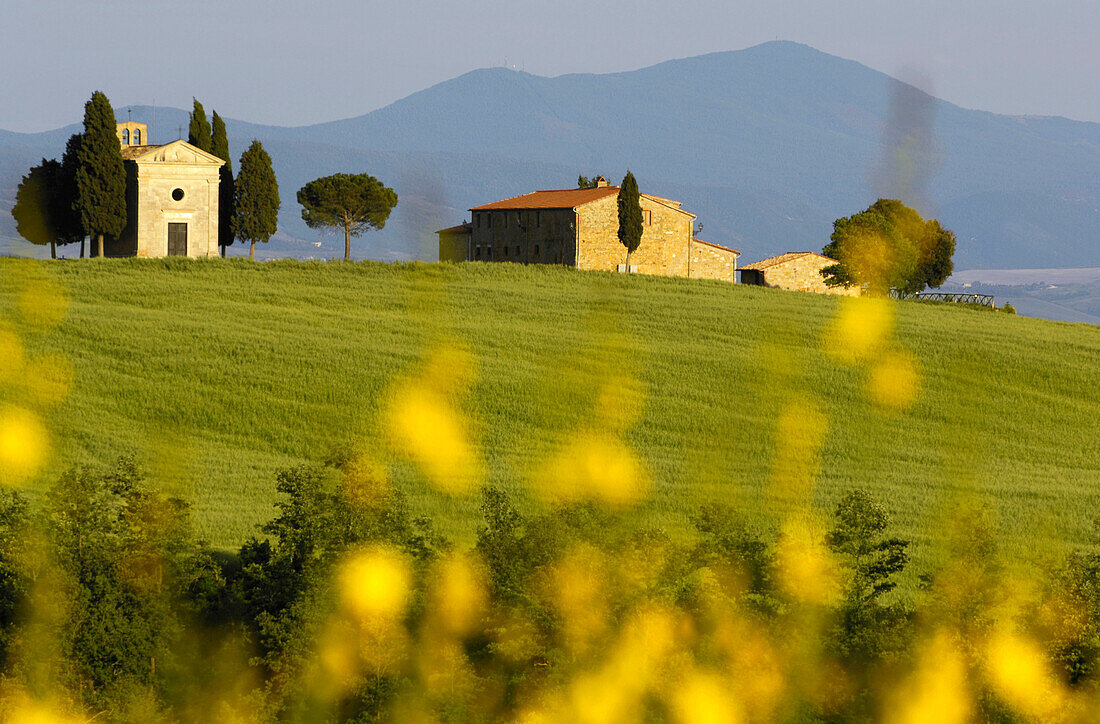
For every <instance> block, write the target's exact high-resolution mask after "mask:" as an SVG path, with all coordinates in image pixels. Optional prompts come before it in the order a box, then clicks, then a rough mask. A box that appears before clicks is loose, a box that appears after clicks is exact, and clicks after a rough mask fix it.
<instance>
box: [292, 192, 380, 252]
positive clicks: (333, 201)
mask: <svg viewBox="0 0 1100 724" xmlns="http://www.w3.org/2000/svg"><path fill="white" fill-rule="evenodd" d="M298 203H299V204H301V205H302V220H303V221H305V222H306V226H308V227H309V228H311V229H318V228H325V227H333V228H337V229H340V230H341V231H343V232H344V261H349V260H350V259H351V237H353V236H359V235H361V234H363V233H365V232H367V231H370V230H371V229H381V228H383V227H384V226H385V225H386V219H388V218H389V216H390V211H391V210H392V209H393V207H394V206H396V205H397V194H396V193H395V192H394V190H393V189H391V188H389V187H387V186H385V185H384V184H383V183H382V182H381V181H379V180H378V179H376V178H375V177H374V176H370V175H368V174H365V173H360V174H346V173H338V174H334V175H332V176H325V177H323V178H319V179H314V180H313V181H310V182H309V183H307V184H306V185H305V186H303V187H302V188H300V189H298Z"/></svg>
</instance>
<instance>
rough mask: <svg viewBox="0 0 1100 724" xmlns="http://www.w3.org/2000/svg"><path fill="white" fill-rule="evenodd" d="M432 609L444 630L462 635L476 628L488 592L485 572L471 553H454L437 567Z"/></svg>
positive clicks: (430, 610)
mask: <svg viewBox="0 0 1100 724" xmlns="http://www.w3.org/2000/svg"><path fill="white" fill-rule="evenodd" d="M434 583H435V586H434V590H433V592H432V600H431V605H430V606H429V612H430V615H431V616H432V619H433V620H434V621H437V622H439V624H441V625H442V627H443V628H444V630H445V632H446V633H448V634H451V635H455V636H462V635H465V634H467V633H469V632H470V631H473V630H476V629H477V628H478V625H479V623H480V618H481V616H482V615H483V614H484V613H485V606H486V605H487V603H488V597H489V592H488V589H487V581H486V575H485V572H484V571H483V570H482V568H481V567H480V566H478V565H477V564H476V563H475V562H474V561H472V560H470V557H469V556H466V555H461V554H455V555H452V556H450V557H448V558H446V559H445V560H443V561H442V562H440V563H439V564H438V565H437V566H436V574H435V581H434Z"/></svg>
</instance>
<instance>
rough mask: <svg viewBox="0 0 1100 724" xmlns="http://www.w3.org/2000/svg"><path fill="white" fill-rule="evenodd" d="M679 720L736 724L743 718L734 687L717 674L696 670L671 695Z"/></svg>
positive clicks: (682, 723)
mask: <svg viewBox="0 0 1100 724" xmlns="http://www.w3.org/2000/svg"><path fill="white" fill-rule="evenodd" d="M672 705H673V712H674V713H675V715H676V721H677V722H680V724H736V722H740V721H742V720H743V717H742V715H741V712H740V710H739V708H738V706H737V705H736V702H735V701H734V699H733V697H732V687H731V686H730V685H729V683H728V682H723V681H722V680H721V679H719V678H718V677H716V676H713V675H706V674H693V675H691V676H690V677H689V678H688V680H687V681H685V682H683V683H682V684H680V685H678V686H677V687H676V689H675V691H674V692H673V695H672Z"/></svg>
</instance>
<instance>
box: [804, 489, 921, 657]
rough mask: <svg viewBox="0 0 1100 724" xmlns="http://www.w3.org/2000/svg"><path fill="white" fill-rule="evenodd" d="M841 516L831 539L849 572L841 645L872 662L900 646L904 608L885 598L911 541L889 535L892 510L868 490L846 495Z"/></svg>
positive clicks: (902, 566)
mask: <svg viewBox="0 0 1100 724" xmlns="http://www.w3.org/2000/svg"><path fill="white" fill-rule="evenodd" d="M835 518H836V524H835V527H834V528H833V530H832V531H830V532H829V534H828V535H827V536H826V538H825V542H826V544H827V545H828V546H829V549H830V550H831V551H832V552H833V553H834V554H835V555H836V556H837V557H838V558H839V560H840V562H841V563H842V564H843V565H844V567H845V568H847V569H848V574H849V576H848V586H847V590H846V591H845V595H844V602H843V604H842V607H841V612H840V616H841V623H840V631H839V632H838V635H837V637H836V639H837V641H838V644H837V647H838V649H839V650H840V652H841V654H842V655H843V656H844V657H845V658H849V659H855V660H857V661H859V662H861V663H866V662H867V661H869V660H871V659H874V658H876V657H878V656H880V655H882V654H883V653H884V652H887V651H890V650H892V649H894V648H896V644H895V643H894V637H895V636H896V635H897V633H898V632H899V630H900V629H899V623H900V621H901V619H902V616H903V612H902V610H901V609H900V608H898V607H897V606H888V605H884V604H883V603H882V601H881V598H882V596H884V595H885V594H887V593H889V592H890V591H892V590H894V588H895V587H896V586H897V583H896V581H895V580H894V578H895V576H896V575H897V574H899V573H901V572H902V571H903V570H904V569H905V565H906V564H907V563H908V562H909V556H908V554H907V553H906V549H907V548H908V547H909V542H908V541H904V540H901V539H899V538H889V537H887V536H886V529H887V527H888V526H889V524H890V518H889V516H888V515H887V513H886V509H885V508H883V507H882V506H881V505H879V504H878V503H876V502H875V501H874V500H872V498H871V496H870V495H869V494H868V493H867V492H866V491H864V490H856V491H854V492H851V493H849V494H848V495H846V496H844V498H843V499H842V500H841V501H840V503H838V504H837V507H836V513H835Z"/></svg>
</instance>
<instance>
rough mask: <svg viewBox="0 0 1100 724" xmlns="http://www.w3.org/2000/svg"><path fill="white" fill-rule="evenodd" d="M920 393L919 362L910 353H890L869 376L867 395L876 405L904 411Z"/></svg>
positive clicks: (876, 365)
mask: <svg viewBox="0 0 1100 724" xmlns="http://www.w3.org/2000/svg"><path fill="white" fill-rule="evenodd" d="M918 392H920V373H919V372H918V370H917V361H916V359H914V357H913V355H911V354H909V353H908V352H890V353H888V354H886V355H885V356H883V358H882V359H881V360H879V361H878V362H877V363H876V364H875V365H874V367H872V368H871V370H870V371H869V373H868V375H867V395H868V397H870V398H871V401H872V402H874V403H875V404H876V405H879V406H881V407H884V408H887V409H890V410H903V409H905V408H907V407H910V406H911V405H912V404H913V403H914V402H916V399H917V393H918Z"/></svg>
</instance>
